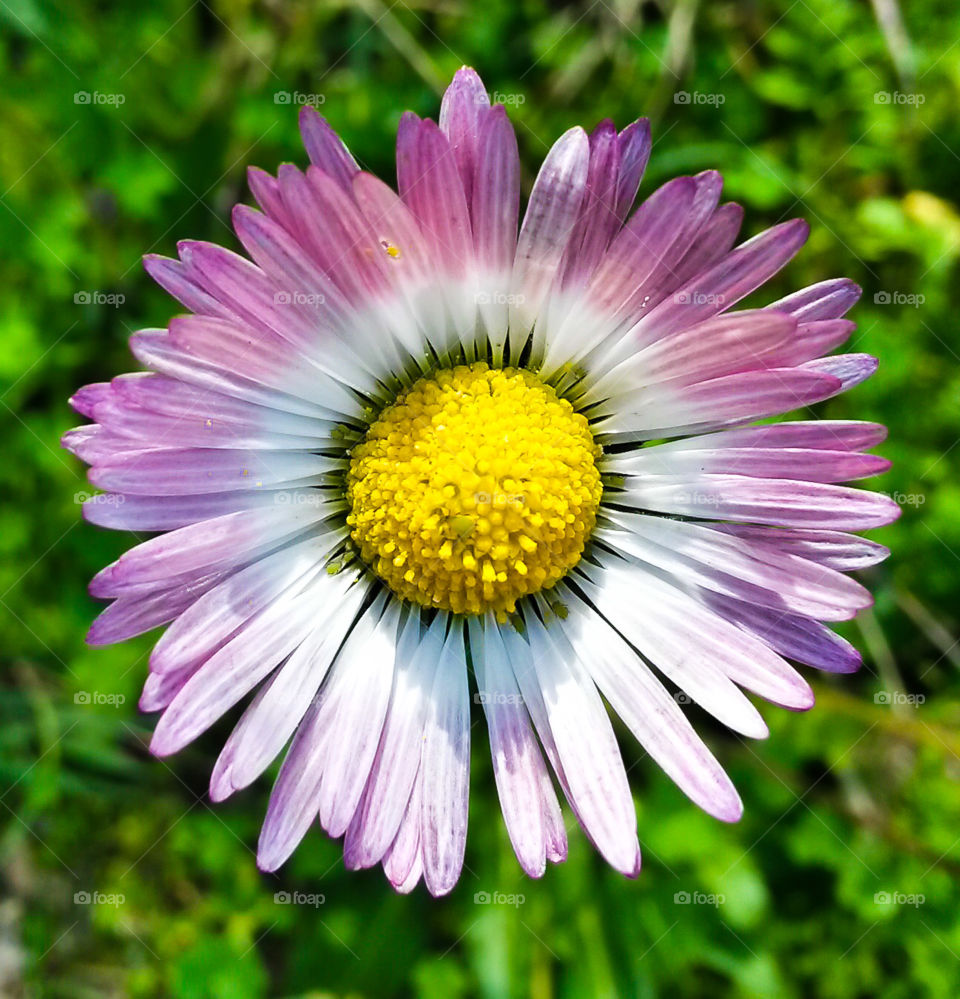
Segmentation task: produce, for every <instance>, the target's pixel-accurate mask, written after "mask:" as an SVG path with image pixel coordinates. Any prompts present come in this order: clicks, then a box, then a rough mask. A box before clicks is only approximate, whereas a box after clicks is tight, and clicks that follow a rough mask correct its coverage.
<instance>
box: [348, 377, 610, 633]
mask: <svg viewBox="0 0 960 999" xmlns="http://www.w3.org/2000/svg"><path fill="white" fill-rule="evenodd" d="M600 454H601V451H600V448H599V446H598V445H597V444H596V443H595V441H594V439H593V436H592V434H591V433H590V428H589V425H588V423H587V420H586V418H585V417H584V416H583V415H581V414H580V413H577V412H576V411H575V410H574V409H573V407H572V406H571V405H570V403H569V402H567V401H566V400H565V399H561V398H559V397H558V396H557V394H556V392H555V391H554V390H553V389H552V388H551V387H550V386H548V385H546V384H544V383H543V382H541V381H540V380H539V379H538V378H537V377H536V375H534V374H532V373H530V372H529V371H523V370H517V369H514V368H502V369H496V368H490V367H488V366H487V365H486V364H482V363H478V364H471V365H461V366H458V367H455V368H448V369H443V370H441V371H438V372H436V373H435V374H434V375H432V376H430V377H427V378H421V379H420V380H419V381H418V382H416V383H415V384H414V385H413V386H411V388H409V389H408V390H407V391H405V392H404V393H403V394H402V395H400V396H399V397H398V398H397V400H396V401H395V402H394V403H393V404H392V405H390V406H388V407H387V408H386V409H384V410H383V412H381V413H380V415H379V417H378V418H377V419H376V420H375V421H374V422H373V423H372V424H371V426H370V428H369V430H368V432H367V435H366V437H365V438H364V440H363V441H362V442H361V443H360V444H358V445H357V446H356V447H355V448H354V449H353V451H352V453H351V456H350V467H349V470H348V472H347V500H348V502H349V505H350V513H349V514H348V516H347V524H348V526H349V528H350V534H351V537H352V538H353V541H354V543H355V544H356V545H357V547H358V548H359V550H360V554H361V557H362V558H363V559H364V561H365V562H366V563H367V564H368V565H369V566H370V567H371V568H372V569H373V570H374V571H375V572H376V573H377V575H378V576H380V578H381V579H383V580H384V582H385V583H386V584H387V585H388V586H389V587H390V588H391V589H392V590H393V591H394V593H396V594H397V595H398V596H400V597H402V598H404V599H407V600H412V601H415V602H416V603H418V604H422V605H425V606H428V607H438V608H442V609H444V610H448V611H453V612H454V613H457V614H482V613H485V612H486V611H489V610H492V611H494V612H495V613H496V614H497V616H498V617H499V618H500V619H501V620H504V619H505V618H506V616H507V615H508V614H511V613H513V612H514V611H515V609H516V602H517V600H519V599H520V598H521V597H523V596H525V595H527V594H529V593H535V592H537V591H538V590H542V589H546V588H548V587H551V586H553V585H554V584H555V583H556V582H557V581H558V580H559V579H561V578H562V577H563V576H564V575H565V574H566V573H567V572H569V570H570V569H572V568H573V566H575V565H576V564H577V562H578V561H579V560H580V557H581V555H582V553H583V549H584V545H585V544H586V542H587V539H588V538H589V536H590V533H591V531H592V530H593V525H594V522H595V519H596V513H597V507H598V505H599V503H600V496H601V492H602V486H601V482H600V473H599V471H598V470H597V460H598V458H599V457H600Z"/></svg>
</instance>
